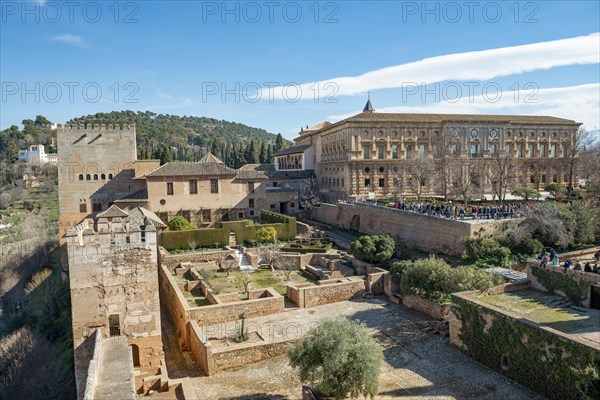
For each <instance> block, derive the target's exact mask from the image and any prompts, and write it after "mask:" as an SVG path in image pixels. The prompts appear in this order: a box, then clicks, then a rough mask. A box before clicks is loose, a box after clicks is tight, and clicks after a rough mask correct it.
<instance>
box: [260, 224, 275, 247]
mask: <svg viewBox="0 0 600 400" xmlns="http://www.w3.org/2000/svg"><path fill="white" fill-rule="evenodd" d="M276 237H277V230H276V229H275V228H273V227H272V226H265V227H262V228H260V229H258V230H257V231H256V240H257V241H258V242H260V243H273V242H275V238H276Z"/></svg>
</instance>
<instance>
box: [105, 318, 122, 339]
mask: <svg viewBox="0 0 600 400" xmlns="http://www.w3.org/2000/svg"><path fill="white" fill-rule="evenodd" d="M108 332H109V334H110V336H120V335H121V324H120V323H119V316H118V315H117V314H113V315H110V316H109V317H108Z"/></svg>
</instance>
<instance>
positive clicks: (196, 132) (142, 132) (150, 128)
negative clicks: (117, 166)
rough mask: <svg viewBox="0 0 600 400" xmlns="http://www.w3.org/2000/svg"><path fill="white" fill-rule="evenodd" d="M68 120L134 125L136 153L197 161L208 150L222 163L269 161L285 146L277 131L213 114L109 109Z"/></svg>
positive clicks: (236, 165) (165, 158) (148, 157)
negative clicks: (216, 116) (199, 114)
mask: <svg viewBox="0 0 600 400" xmlns="http://www.w3.org/2000/svg"><path fill="white" fill-rule="evenodd" d="M69 122H70V123H80V124H112V125H117V124H121V125H123V124H125V125H133V124H135V125H136V131H137V142H138V157H139V158H140V159H150V158H154V159H160V160H161V161H162V162H163V163H164V162H168V161H173V160H178V161H197V160H199V159H200V158H201V157H202V156H203V155H205V154H206V153H207V152H208V151H210V152H211V153H213V154H214V155H216V156H217V157H219V158H220V159H221V160H223V162H225V164H227V165H228V166H230V167H233V168H239V167H241V166H242V165H244V164H246V163H259V162H260V163H266V162H270V161H271V156H272V154H273V152H275V151H278V150H280V149H282V148H285V147H287V146H289V144H290V142H288V141H286V140H285V139H283V137H282V136H281V134H278V135H275V134H272V133H269V132H267V131H266V130H264V129H258V128H251V127H249V126H246V125H244V124H239V123H236V122H229V121H223V120H217V119H214V118H205V117H192V116H183V117H180V116H178V115H169V114H166V115H163V114H155V113H153V112H150V111H145V112H142V111H138V112H134V111H113V112H110V113H97V114H94V115H86V116H82V117H79V118H74V119H72V120H71V121H69Z"/></svg>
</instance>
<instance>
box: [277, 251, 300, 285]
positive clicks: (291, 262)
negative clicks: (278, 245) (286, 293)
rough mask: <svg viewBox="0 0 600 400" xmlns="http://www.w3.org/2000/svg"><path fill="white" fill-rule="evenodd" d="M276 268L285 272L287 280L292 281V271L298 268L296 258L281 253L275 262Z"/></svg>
mask: <svg viewBox="0 0 600 400" xmlns="http://www.w3.org/2000/svg"><path fill="white" fill-rule="evenodd" d="M274 265H275V269H277V270H279V271H281V272H283V275H284V277H285V281H286V282H289V281H290V276H291V275H292V272H293V271H295V270H296V260H295V259H294V258H292V257H287V256H285V255H283V254H279V255H278V256H277V257H276V259H275V262H274Z"/></svg>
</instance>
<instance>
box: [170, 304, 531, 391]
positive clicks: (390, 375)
mask: <svg viewBox="0 0 600 400" xmlns="http://www.w3.org/2000/svg"><path fill="white" fill-rule="evenodd" d="M162 315H163V316H164V317H163V329H164V334H163V344H164V347H165V357H166V363H167V368H168V370H169V376H170V377H172V378H177V377H184V376H189V377H190V382H191V384H192V386H193V388H194V391H195V395H196V396H197V397H196V398H197V399H198V400H204V399H206V400H209V399H210V400H214V399H240V400H241V399H246V400H250V399H278V400H279V399H280V400H283V399H290V400H291V399H299V398H300V396H301V386H302V385H301V382H300V381H299V379H298V376H297V373H296V371H294V370H293V369H292V368H291V367H290V366H289V365H288V362H287V357H286V356H279V357H275V358H272V359H269V360H266V361H262V362H259V363H256V364H252V365H248V366H244V367H240V368H235V369H232V370H228V371H224V372H221V373H218V374H216V375H213V376H210V377H205V376H200V375H201V374H200V373H199V369H198V366H197V365H195V363H194V362H193V361H192V359H191V358H190V357H189V354H186V353H182V352H181V351H180V350H179V349H178V347H177V345H176V343H174V341H172V340H168V339H167V338H169V337H172V335H173V334H174V332H173V326H172V324H171V323H170V321H168V317H166V313H165V312H163V313H162ZM335 317H343V318H349V319H353V320H357V321H361V322H363V323H364V324H365V325H366V326H367V327H368V328H369V329H370V330H372V333H373V335H374V337H375V338H376V340H377V341H378V342H379V343H380V344H381V346H382V347H383V351H384V357H385V359H384V363H383V365H382V368H381V374H380V380H379V382H380V387H379V395H378V396H377V398H378V399H396V398H406V399H431V398H435V399H486V400H491V399H543V397H542V396H540V395H538V394H537V393H535V392H532V391H531V390H529V389H527V388H525V387H523V386H521V385H519V384H516V383H514V382H512V381H511V380H509V379H508V378H505V377H504V376H502V375H501V374H498V373H496V372H495V371H493V370H491V369H489V368H487V367H485V366H483V365H482V364H480V363H478V362H476V361H474V360H473V359H471V358H470V357H469V356H467V355H466V354H465V353H463V352H461V351H460V350H458V349H456V348H454V347H453V346H451V345H450V343H449V341H448V339H447V337H446V334H447V333H446V332H447V326H446V325H445V324H444V323H443V322H440V321H436V320H432V319H430V318H428V317H425V316H423V315H421V314H419V313H416V312H414V311H411V310H409V309H407V308H405V307H403V306H399V305H394V304H391V303H389V302H387V301H386V300H384V299H383V298H379V297H375V298H369V299H360V300H351V301H343V302H340V303H335V304H327V305H322V306H317V307H311V308H306V309H290V310H287V311H285V312H283V313H279V314H276V315H268V316H263V317H256V318H248V319H247V320H246V322H247V324H248V326H249V328H250V330H255V331H257V332H259V333H260V334H261V336H262V337H263V338H264V339H265V340H278V339H280V338H281V337H286V338H288V339H290V340H293V339H294V338H299V337H301V336H302V335H303V334H304V333H305V332H306V331H307V330H308V329H309V328H310V327H311V326H314V325H316V324H318V323H319V321H321V320H323V319H326V318H335ZM235 324H236V322H230V323H225V324H221V325H218V326H217V325H213V326H205V327H201V328H202V329H205V330H206V332H207V334H209V336H211V337H213V338H218V337H227V335H228V334H229V333H230V332H232V331H235V329H236V325H235Z"/></svg>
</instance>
